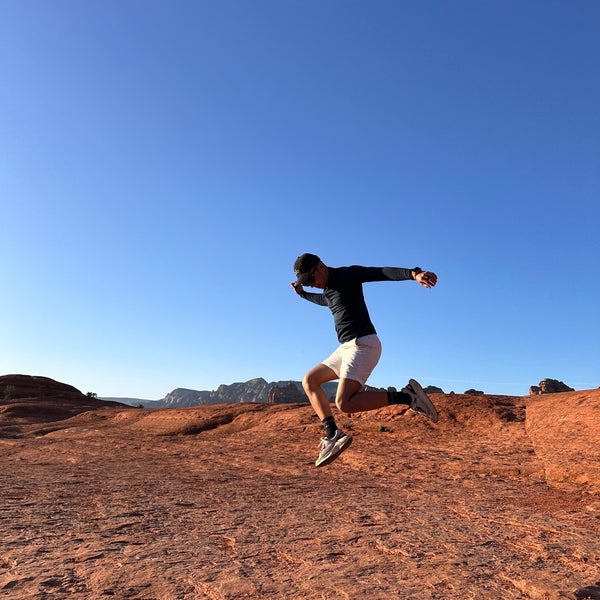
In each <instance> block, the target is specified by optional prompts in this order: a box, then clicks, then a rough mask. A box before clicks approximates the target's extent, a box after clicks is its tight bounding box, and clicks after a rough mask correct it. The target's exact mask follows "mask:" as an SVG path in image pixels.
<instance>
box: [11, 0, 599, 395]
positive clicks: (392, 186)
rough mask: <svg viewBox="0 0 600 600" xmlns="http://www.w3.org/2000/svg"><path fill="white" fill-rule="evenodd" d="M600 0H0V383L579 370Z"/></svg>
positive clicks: (595, 325)
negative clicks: (351, 278)
mask: <svg viewBox="0 0 600 600" xmlns="http://www.w3.org/2000/svg"><path fill="white" fill-rule="evenodd" d="M599 28H600V3H598V2H596V1H595V0H589V1H586V0H583V1H581V0H577V1H573V0H564V1H556V0H543V1H527V0H517V1H512V0H489V1H485V2H482V1H479V0H477V1H475V0H460V1H456V0H437V1H431V0H429V1H428V0H418V1H417V0H414V1H411V2H406V1H401V0H393V1H384V0H378V1H375V2H373V1H371V0H369V1H367V0H364V1H352V0H302V1H299V0H253V1H251V2H250V1H245V0H237V1H231V0H218V1H216V0H215V1H210V2H208V1H201V0H175V1H167V0H164V1H160V2H159V1H156V0H135V1H133V0H118V1H116V0H102V1H100V0H88V1H85V2H81V1H79V0H68V1H67V0H53V1H52V2H48V1H46V0H0V81H1V85H0V282H1V286H2V291H1V294H0V374H6V373H26V374H36V375H44V376H48V377H52V378H54V379H58V380H60V381H64V382H66V383H70V384H72V385H75V386H76V387H78V388H79V389H81V390H82V391H83V392H84V393H85V392H88V391H93V392H96V393H97V394H99V395H100V396H131V397H139V398H149V399H158V398H161V397H163V396H164V395H165V394H166V393H168V392H169V391H171V390H172V389H174V388H176V387H188V388H193V389H214V388H216V387H217V386H218V385H219V384H221V383H226V384H229V383H233V382H236V381H245V380H247V379H251V378H254V377H264V378H265V379H267V380H270V381H271V380H279V379H296V380H299V379H301V378H302V375H303V373H304V372H305V371H306V370H307V369H308V368H310V367H312V366H313V365H315V364H317V363H318V362H320V361H321V359H323V358H324V357H325V356H327V355H328V354H329V352H330V351H331V350H333V348H334V347H335V346H336V343H337V340H336V337H335V332H334V330H333V323H332V319H331V315H330V313H329V312H328V311H327V309H324V308H321V307H317V306H315V305H312V304H310V303H308V302H305V301H303V300H301V299H300V298H298V297H297V296H296V295H295V294H294V293H293V292H292V291H291V289H290V287H289V283H290V281H291V280H292V279H293V272H292V264H293V262H294V259H295V258H296V256H298V255H299V254H301V253H302V252H305V251H309V252H314V253H316V254H319V255H320V256H321V257H322V259H323V260H324V262H325V263H327V264H329V265H331V266H341V265H348V264H363V265H376V266H402V267H413V266H417V265H418V266H421V267H423V268H429V269H431V270H434V271H435V272H437V274H438V276H439V284H438V287H437V288H435V289H434V290H425V289H423V288H421V287H420V286H418V285H417V284H415V283H414V282H399V283H371V284H367V285H366V286H365V294H366V298H367V303H368V305H369V308H370V312H371V317H372V319H373V321H374V323H375V326H376V327H377V330H378V333H379V335H380V337H381V339H382V342H383V346H384V350H383V356H382V359H381V362H380V363H379V365H378V367H377V369H376V370H375V372H374V374H373V376H372V378H371V380H370V383H371V384H373V385H378V386H388V385H395V386H398V387H399V386H402V385H404V384H405V382H406V380H407V379H408V378H409V377H415V378H417V379H419V380H420V381H421V382H422V383H423V385H437V386H439V387H442V388H443V389H444V390H445V391H447V392H448V391H451V390H454V391H456V392H462V391H464V390H465V389H467V388H471V387H475V388H478V389H482V390H484V391H485V392H487V393H499V394H514V395H523V394H526V393H527V392H528V388H529V386H530V385H532V384H537V383H538V382H539V381H540V380H541V379H543V378H545V377H552V378H556V379H561V380H563V381H565V383H567V384H569V385H570V386H572V387H575V388H577V389H586V388H592V387H597V386H598V385H600V360H599V359H600V317H599V310H598V306H599V298H600V283H599V279H598V274H599V273H598V272H599V264H600V260H599V259H600V244H599V242H598V223H599V217H600V110H599V107H600V76H599V75H600V36H599V35H598V31H599Z"/></svg>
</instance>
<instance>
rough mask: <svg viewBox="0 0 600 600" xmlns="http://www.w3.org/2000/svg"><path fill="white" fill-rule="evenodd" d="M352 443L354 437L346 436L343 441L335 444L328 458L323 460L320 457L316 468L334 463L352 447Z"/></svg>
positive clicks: (316, 462)
mask: <svg viewBox="0 0 600 600" xmlns="http://www.w3.org/2000/svg"><path fill="white" fill-rule="evenodd" d="M351 443H352V436H351V435H345V436H344V437H343V438H342V439H341V440H338V441H337V442H336V443H335V444H334V446H333V448H332V450H331V452H330V453H329V454H328V455H327V456H325V457H323V458H321V457H320V456H319V458H317V460H316V461H315V467H324V466H325V465H328V464H329V463H332V462H333V461H334V460H335V459H336V458H337V457H338V456H339V455H340V454H341V453H342V452H343V451H344V450H346V449H347V448H349V447H350V444H351Z"/></svg>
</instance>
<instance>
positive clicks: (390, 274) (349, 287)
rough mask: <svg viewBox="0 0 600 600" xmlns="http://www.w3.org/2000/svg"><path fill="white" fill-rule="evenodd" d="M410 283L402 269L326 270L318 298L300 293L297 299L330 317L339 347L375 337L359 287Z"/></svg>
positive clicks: (351, 268)
mask: <svg viewBox="0 0 600 600" xmlns="http://www.w3.org/2000/svg"><path fill="white" fill-rule="evenodd" d="M407 279H412V274H411V269H405V268H403V267H361V266H357V265H354V266H351V267H329V277H328V279H327V286H326V287H325V289H324V290H323V293H322V294H316V293H312V292H305V291H303V292H302V293H301V294H300V296H302V298H305V299H306V300H310V301H311V302H314V303H315V304H319V305H320V306H328V307H329V309H330V310H331V312H332V314H333V320H334V324H335V330H336V333H337V336H338V340H339V342H340V343H341V344H343V343H344V342H349V341H350V340H353V339H354V338H357V337H362V336H364V335H371V334H373V333H376V331H375V327H374V326H373V323H372V322H371V317H370V316H369V311H368V310H367V305H366V304H365V298H364V295H363V289H362V284H363V283H366V282H369V281H404V280H407Z"/></svg>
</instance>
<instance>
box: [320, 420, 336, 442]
mask: <svg viewBox="0 0 600 600" xmlns="http://www.w3.org/2000/svg"><path fill="white" fill-rule="evenodd" d="M323 427H325V435H326V436H327V437H328V438H329V439H330V440H332V439H333V438H334V437H335V432H336V431H337V425H336V424H335V419H334V418H333V417H327V418H326V419H323Z"/></svg>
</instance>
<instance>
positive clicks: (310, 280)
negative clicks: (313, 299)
mask: <svg viewBox="0 0 600 600" xmlns="http://www.w3.org/2000/svg"><path fill="white" fill-rule="evenodd" d="M318 266H319V265H317V266H315V267H313V268H312V269H311V270H310V275H309V276H308V277H307V278H306V280H305V281H304V285H307V286H309V287H310V286H312V285H313V284H314V283H315V271H316V270H317V268H318Z"/></svg>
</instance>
